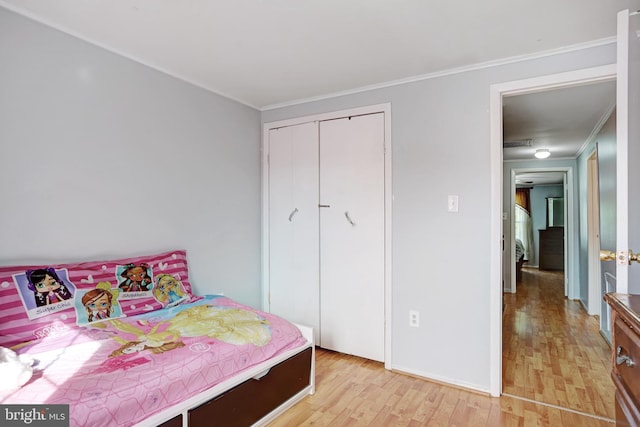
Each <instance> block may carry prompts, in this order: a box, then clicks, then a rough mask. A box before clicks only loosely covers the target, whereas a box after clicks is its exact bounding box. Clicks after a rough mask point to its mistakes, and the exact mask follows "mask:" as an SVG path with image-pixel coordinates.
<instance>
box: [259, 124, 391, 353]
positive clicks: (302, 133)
mask: <svg viewBox="0 0 640 427" xmlns="http://www.w3.org/2000/svg"><path fill="white" fill-rule="evenodd" d="M384 135H385V131H384V114H383V113H378V114H367V115H361V116H354V117H345V118H341V119H335V120H326V121H320V122H312V123H305V124H300V125H294V126H288V127H283V128H279V129H271V130H270V131H269V159H268V168H269V173H268V179H269V185H268V188H269V194H268V199H269V202H268V205H269V207H268V209H269V232H268V236H269V246H268V248H269V256H268V260H269V261H268V262H269V306H270V307H269V308H270V311H271V312H272V313H275V314H278V315H281V316H283V317H285V318H287V319H289V320H292V321H294V322H297V323H302V324H306V325H309V326H313V327H314V330H315V332H316V333H315V335H316V343H317V344H318V345H319V346H321V347H323V348H327V349H331V350H336V351H340V352H343V353H348V354H353V355H357V356H361V357H366V358H369V359H373V360H378V361H384V340H385V332H384V331H385V325H384V318H385V313H384V310H385V288H384V277H385V240H384V239H385V229H384V227H385V221H384V213H385V190H384V189H385V183H384V177H385V171H384V167H385V166H384V165H385V161H384V156H385V152H384V147H385V144H384Z"/></svg>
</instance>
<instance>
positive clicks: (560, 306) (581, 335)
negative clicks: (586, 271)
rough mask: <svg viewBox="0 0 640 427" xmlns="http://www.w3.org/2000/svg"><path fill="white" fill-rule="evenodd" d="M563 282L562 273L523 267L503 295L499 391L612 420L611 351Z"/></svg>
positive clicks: (613, 414) (595, 325) (594, 320)
mask: <svg viewBox="0 0 640 427" xmlns="http://www.w3.org/2000/svg"><path fill="white" fill-rule="evenodd" d="M563 283H564V274H563V273H562V272H552V271H541V270H538V269H534V268H524V269H523V279H522V282H519V283H518V286H517V293H516V294H511V293H505V294H504V303H505V309H504V313H503V321H502V325H503V327H502V329H503V330H502V364H503V366H502V372H503V379H502V383H503V393H504V394H505V395H510V396H517V397H521V398H525V399H530V400H532V401H536V402H543V403H546V404H549V405H554V406H557V407H562V408H569V409H571V410H574V411H578V412H581V413H586V414H591V415H595V416H598V417H603V418H605V419H611V420H613V419H614V418H615V408H614V387H613V383H612V381H611V379H610V377H609V374H610V370H611V366H610V364H611V361H610V357H611V353H610V351H611V350H610V348H609V346H608V344H607V343H606V341H605V340H604V338H602V336H601V335H600V333H599V327H598V320H597V319H596V318H593V317H591V316H588V315H587V313H586V311H585V310H584V309H583V308H582V306H581V304H580V302H578V301H571V300H568V299H566V298H565V297H564V284H563Z"/></svg>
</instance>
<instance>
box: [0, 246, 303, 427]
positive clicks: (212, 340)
mask: <svg viewBox="0 0 640 427" xmlns="http://www.w3.org/2000/svg"><path fill="white" fill-rule="evenodd" d="M42 276H44V277H45V278H44V279H42V280H40V279H41V277H42ZM47 280H48V282H47ZM40 294H43V295H40ZM0 310H1V311H0V313H2V314H1V316H2V322H1V323H0V346H3V347H6V348H11V349H13V350H15V352H16V353H18V354H20V355H21V357H22V358H31V359H33V360H35V361H36V365H35V367H34V374H33V376H32V378H31V379H30V380H29V381H28V382H27V383H26V384H24V385H22V386H21V387H19V388H13V389H10V390H2V391H0V403H1V404H21V405H37V404H47V405H54V404H68V405H69V419H70V425H72V426H76V425H77V426H85V425H91V426H102V425H104V426H132V425H136V426H157V425H162V426H166V427H169V426H176V427H177V426H188V425H189V426H196V427H197V426H208V425H211V423H212V420H216V424H219V425H225V426H233V425H238V426H245V425H252V424H255V425H263V424H266V423H267V422H269V421H270V420H272V419H273V418H274V417H276V416H277V415H278V414H279V413H281V412H283V411H284V410H286V409H287V408H288V407H290V406H292V405H293V404H295V403H296V402H297V401H299V400H301V399H303V398H304V397H305V396H306V395H308V394H312V393H313V392H314V386H315V383H314V346H313V333H312V331H311V330H310V329H309V328H305V327H303V326H299V325H294V324H292V323H290V322H288V321H286V320H284V319H282V318H280V317H277V316H274V315H272V314H270V313H265V312H262V311H259V310H256V309H253V308H250V307H247V306H245V305H242V304H240V303H238V302H236V301H234V300H232V299H230V298H227V297H225V296H223V295H204V296H195V295H193V293H192V291H191V285H190V283H189V280H188V269H187V264H186V252H185V251H172V252H167V253H163V254H158V255H152V256H149V257H137V258H129V259H121V260H114V261H102V262H90V263H82V264H64V265H62V264H61V265H53V266H52V265H46V266H28V267H25V266H20V267H0Z"/></svg>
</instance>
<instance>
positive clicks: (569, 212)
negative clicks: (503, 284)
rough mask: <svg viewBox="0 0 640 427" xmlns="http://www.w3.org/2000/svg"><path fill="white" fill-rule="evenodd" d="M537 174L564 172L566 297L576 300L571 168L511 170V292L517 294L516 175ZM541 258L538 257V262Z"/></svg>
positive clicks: (577, 291)
mask: <svg viewBox="0 0 640 427" xmlns="http://www.w3.org/2000/svg"><path fill="white" fill-rule="evenodd" d="M535 172H562V173H563V174H564V178H563V180H562V186H563V190H562V191H563V194H564V196H563V197H564V217H565V236H564V261H563V263H564V295H565V296H566V297H568V298H569V299H575V298H576V296H577V295H579V289H578V287H579V283H578V281H577V280H576V278H575V277H574V274H573V272H574V271H577V270H576V269H575V268H574V265H573V264H574V260H575V258H574V256H575V254H576V252H575V251H576V248H575V245H574V244H573V243H574V242H573V239H574V237H575V235H576V234H575V233H576V230H575V223H574V222H573V221H572V222H568V221H567V218H573V216H574V208H575V204H574V198H575V193H574V178H573V176H574V172H573V167H571V166H558V167H551V166H548V167H544V166H541V167H538V168H513V169H511V190H510V193H511V198H510V199H511V203H510V212H511V214H510V218H511V221H510V224H509V225H510V227H511V228H510V229H511V243H510V244H511V281H510V282H511V286H510V291H511V292H512V293H516V291H517V282H516V212H515V211H516V199H515V194H516V175H518V174H520V173H535ZM539 260H540V258H539V257H538V261H539Z"/></svg>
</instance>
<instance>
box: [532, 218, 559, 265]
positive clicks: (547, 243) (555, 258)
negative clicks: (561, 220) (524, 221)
mask: <svg viewBox="0 0 640 427" xmlns="http://www.w3.org/2000/svg"><path fill="white" fill-rule="evenodd" d="M538 232H539V233H540V234H539V237H540V238H539V242H540V250H539V257H538V268H539V269H540V270H564V227H548V228H547V229H545V230H538Z"/></svg>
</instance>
